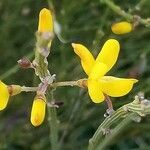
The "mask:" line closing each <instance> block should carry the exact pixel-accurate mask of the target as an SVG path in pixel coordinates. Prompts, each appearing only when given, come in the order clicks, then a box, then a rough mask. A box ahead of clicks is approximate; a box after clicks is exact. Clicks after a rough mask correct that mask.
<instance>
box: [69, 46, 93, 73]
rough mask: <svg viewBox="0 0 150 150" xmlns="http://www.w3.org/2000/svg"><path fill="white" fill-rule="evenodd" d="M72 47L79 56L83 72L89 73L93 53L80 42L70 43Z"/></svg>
mask: <svg viewBox="0 0 150 150" xmlns="http://www.w3.org/2000/svg"><path fill="white" fill-rule="evenodd" d="M72 47H73V49H74V52H75V53H76V54H77V55H78V56H79V57H80V59H81V64H82V67H83V69H84V71H85V73H86V74H87V75H89V74H90V72H91V69H92V67H93V65H94V62H95V60H94V57H93V55H92V54H91V53H90V51H89V50H88V49H87V48H86V47H85V46H83V45H82V44H75V43H72Z"/></svg>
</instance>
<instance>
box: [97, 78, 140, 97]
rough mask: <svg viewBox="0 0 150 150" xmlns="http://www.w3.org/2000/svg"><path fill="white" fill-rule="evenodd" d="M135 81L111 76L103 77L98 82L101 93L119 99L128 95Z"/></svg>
mask: <svg viewBox="0 0 150 150" xmlns="http://www.w3.org/2000/svg"><path fill="white" fill-rule="evenodd" d="M137 81H138V80H136V79H125V78H116V77H112V76H104V77H102V78H101V79H100V80H99V82H100V84H101V86H102V91H103V93H105V94H107V95H109V96H112V97H120V96H124V95H126V94H128V93H129V92H130V91H131V89H132V87H133V84H134V83H136V82H137Z"/></svg>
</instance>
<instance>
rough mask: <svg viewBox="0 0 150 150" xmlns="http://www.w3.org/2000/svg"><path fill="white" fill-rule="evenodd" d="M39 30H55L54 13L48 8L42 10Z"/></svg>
mask: <svg viewBox="0 0 150 150" xmlns="http://www.w3.org/2000/svg"><path fill="white" fill-rule="evenodd" d="M38 32H53V18H52V13H51V11H50V10H48V9H46V8H43V9H42V10H41V11H40V14H39V26H38Z"/></svg>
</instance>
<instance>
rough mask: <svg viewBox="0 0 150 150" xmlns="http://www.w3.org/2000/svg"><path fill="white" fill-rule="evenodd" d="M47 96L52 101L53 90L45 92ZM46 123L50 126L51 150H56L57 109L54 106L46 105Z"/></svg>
mask: <svg viewBox="0 0 150 150" xmlns="http://www.w3.org/2000/svg"><path fill="white" fill-rule="evenodd" d="M47 98H48V99H49V100H50V102H54V101H55V100H54V98H53V90H52V91H51V92H49V89H48V92H47ZM47 108H48V123H49V127H50V131H51V132H50V134H49V136H50V141H51V149H52V150H58V149H59V145H58V120H57V111H56V108H55V107H48V105H47Z"/></svg>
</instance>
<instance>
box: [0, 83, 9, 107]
mask: <svg viewBox="0 0 150 150" xmlns="http://www.w3.org/2000/svg"><path fill="white" fill-rule="evenodd" d="M9 96H10V95H9V91H8V87H7V85H6V84H4V83H3V82H2V81H0V110H3V109H4V108H6V106H7V103H8V100H9Z"/></svg>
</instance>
